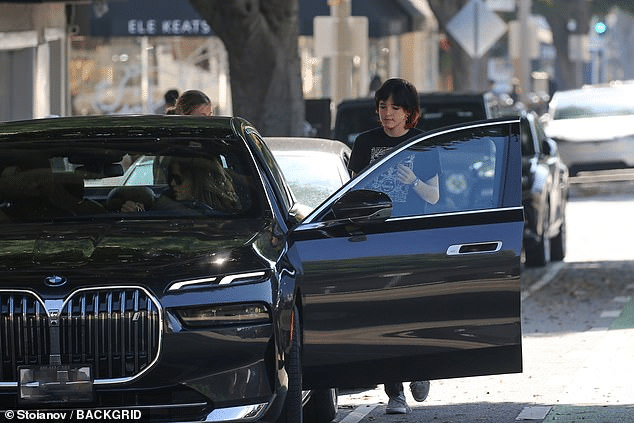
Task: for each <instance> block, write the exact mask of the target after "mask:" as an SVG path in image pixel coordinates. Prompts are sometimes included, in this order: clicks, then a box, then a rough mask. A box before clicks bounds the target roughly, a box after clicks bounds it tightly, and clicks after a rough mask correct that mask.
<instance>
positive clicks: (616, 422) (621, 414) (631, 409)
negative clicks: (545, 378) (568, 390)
mask: <svg viewBox="0 0 634 423" xmlns="http://www.w3.org/2000/svg"><path fill="white" fill-rule="evenodd" d="M632 328H634V299H630V300H629V301H628V302H627V304H625V306H624V307H623V310H622V312H621V313H620V314H619V316H618V317H617V318H616V319H614V320H613V321H612V323H611V324H610V327H609V330H610V331H617V330H623V329H632ZM628 349H629V348H628ZM629 350H630V351H631V349H629ZM632 357H634V352H633V353H632ZM624 364H629V363H624ZM624 371H626V370H625V369H624ZM632 377H634V374H633V375H632ZM579 422H582V423H586V422H587V423H634V396H633V397H631V399H630V400H629V401H627V403H625V404H623V405H614V404H610V405H555V406H553V408H552V409H551V410H550V412H549V413H548V415H547V416H546V418H545V419H544V420H543V422H542V423H579Z"/></svg>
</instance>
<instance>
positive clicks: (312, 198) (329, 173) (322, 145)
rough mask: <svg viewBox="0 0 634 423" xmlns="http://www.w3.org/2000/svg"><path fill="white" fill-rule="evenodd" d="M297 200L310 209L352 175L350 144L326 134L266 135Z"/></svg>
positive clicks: (265, 140) (267, 141) (266, 141)
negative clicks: (350, 168)
mask: <svg viewBox="0 0 634 423" xmlns="http://www.w3.org/2000/svg"><path fill="white" fill-rule="evenodd" d="M264 142H265V143H266V145H268V147H269V149H270V150H271V152H272V153H273V156H274V157H275V160H277V162H278V164H279V165H280V167H281V168H282V173H283V174H284V177H285V178H286V181H287V182H288V184H289V186H290V187H291V190H292V191H293V194H294V195H295V197H296V198H297V200H298V201H299V202H300V203H301V204H303V205H305V206H308V207H310V208H311V209H313V208H315V207H316V206H317V205H319V204H321V203H322V202H323V201H324V200H325V199H326V198H328V197H330V195H331V194H333V193H334V192H335V191H337V189H339V187H341V186H342V185H343V184H345V183H346V182H347V181H348V180H349V179H350V173H349V172H348V168H347V166H348V161H349V160H350V152H351V150H350V147H348V146H347V145H346V144H344V143H342V142H341V141H336V140H330V139H325V138H302V137H265V138H264Z"/></svg>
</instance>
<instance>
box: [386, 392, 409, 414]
mask: <svg viewBox="0 0 634 423" xmlns="http://www.w3.org/2000/svg"><path fill="white" fill-rule="evenodd" d="M411 411H412V409H411V408H409V405H407V400H405V395H403V394H399V395H398V396H396V397H394V398H390V400H389V401H388V402H387V407H386V408H385V414H409V413H410V412H411Z"/></svg>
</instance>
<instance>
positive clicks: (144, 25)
mask: <svg viewBox="0 0 634 423" xmlns="http://www.w3.org/2000/svg"><path fill="white" fill-rule="evenodd" d="M107 5H108V9H107V11H106V12H105V13H103V14H101V16H98V15H97V14H96V13H95V10H94V8H93V7H92V6H88V7H90V30H89V31H83V29H82V33H83V34H86V33H87V34H86V35H92V36H96V37H137V36H174V35H177V36H209V35H212V34H213V30H212V29H211V26H210V25H209V24H208V23H207V21H205V20H204V19H203V18H201V17H200V15H199V14H198V13H197V12H196V11H195V10H194V8H193V7H192V5H191V4H190V3H189V1H188V0H149V1H148V0H145V1H114V2H108V3H107Z"/></svg>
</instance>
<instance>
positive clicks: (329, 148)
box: [264, 137, 351, 154]
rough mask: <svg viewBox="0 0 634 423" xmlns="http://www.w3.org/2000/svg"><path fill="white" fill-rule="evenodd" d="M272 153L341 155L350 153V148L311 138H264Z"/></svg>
mask: <svg viewBox="0 0 634 423" xmlns="http://www.w3.org/2000/svg"><path fill="white" fill-rule="evenodd" d="M264 142H265V143H266V145H268V146H269V149H271V150H272V151H298V150H299V151H311V152H320V153H333V154H340V153H341V152H348V153H349V152H350V151H351V150H350V147H348V146H347V145H346V144H345V143H343V142H341V141H339V140H332V139H326V138H310V137H264Z"/></svg>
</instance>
